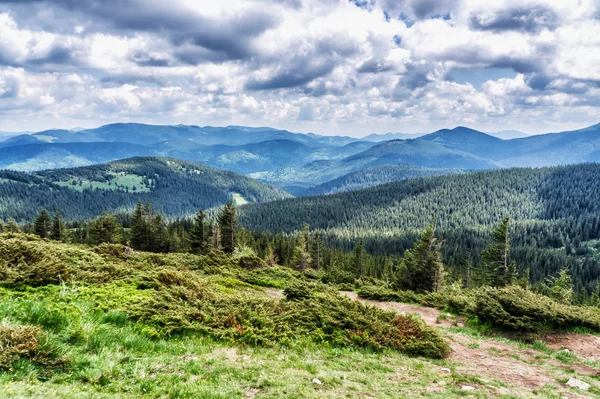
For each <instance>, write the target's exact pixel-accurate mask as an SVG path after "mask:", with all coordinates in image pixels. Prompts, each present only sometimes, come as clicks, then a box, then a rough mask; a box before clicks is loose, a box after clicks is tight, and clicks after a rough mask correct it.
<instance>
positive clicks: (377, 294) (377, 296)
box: [358, 285, 422, 303]
mask: <svg viewBox="0 0 600 399" xmlns="http://www.w3.org/2000/svg"><path fill="white" fill-rule="evenodd" d="M358 295H359V296H361V297H363V298H368V299H374V300H376V301H390V302H402V303H421V301H422V295H420V294H417V293H415V292H412V291H395V290H392V289H389V288H384V287H377V286H375V285H366V286H362V287H361V288H360V289H359V290H358Z"/></svg>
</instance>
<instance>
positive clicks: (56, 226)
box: [50, 211, 67, 241]
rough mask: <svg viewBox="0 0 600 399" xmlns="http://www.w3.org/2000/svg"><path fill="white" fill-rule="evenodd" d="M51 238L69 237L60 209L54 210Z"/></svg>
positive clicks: (58, 239)
mask: <svg viewBox="0 0 600 399" xmlns="http://www.w3.org/2000/svg"><path fill="white" fill-rule="evenodd" d="M50 238H51V239H53V240H56V241H65V240H66V238H67V227H66V226H65V222H64V221H63V218H62V216H61V215H60V212H59V211H56V212H54V218H53V219H52V229H51V231H50Z"/></svg>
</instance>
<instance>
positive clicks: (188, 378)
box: [0, 235, 595, 398]
mask: <svg viewBox="0 0 600 399" xmlns="http://www.w3.org/2000/svg"><path fill="white" fill-rule="evenodd" d="M122 250H123V248H122V247H119V246H101V247H97V248H91V249H90V248H87V247H83V246H75V245H66V244H58V243H52V242H48V241H44V240H39V239H37V238H34V237H31V236H24V235H3V236H1V237H0V255H1V256H0V259H1V260H0V279H1V281H2V284H0V285H2V286H4V288H2V287H0V320H2V323H0V324H1V325H8V326H12V327H15V326H19V325H39V326H42V327H43V333H42V336H41V337H40V339H39V341H38V343H39V344H40V345H43V346H44V347H45V348H51V349H52V350H54V351H55V352H56V353H57V354H59V355H60V358H62V359H65V360H67V361H66V362H65V366H63V368H62V369H61V368H60V367H59V368H56V369H53V368H44V367H39V366H35V365H34V364H32V362H30V361H27V360H18V361H16V362H15V363H13V365H12V368H11V369H10V370H5V371H4V372H0V396H1V397H3V398H4V397H6V398H48V397H52V398H139V397H147V398H254V397H256V398H333V397H336V398H338V397H377V398H398V397H417V398H459V397H464V396H465V392H464V391H461V386H462V385H470V386H475V387H476V388H477V391H476V392H474V394H473V395H474V397H479V398H486V397H503V398H516V397H524V398H528V397H531V398H558V397H560V392H562V391H563V390H562V389H560V388H557V387H556V386H554V385H553V384H541V385H540V387H539V388H538V389H536V390H534V391H530V390H529V389H524V388H523V387H519V386H511V385H507V383H506V382H504V381H502V380H497V379H496V378H490V377H482V376H480V375H479V374H478V370H477V369H476V368H474V367H472V365H471V367H467V366H469V365H468V364H462V363H461V361H460V359H457V360H454V359H453V358H452V357H451V358H450V360H434V359H428V358H424V357H410V356H407V355H405V354H402V353H400V352H398V351H396V350H390V349H383V350H373V349H369V348H365V347H363V346H362V344H361V343H360V342H359V341H353V342H354V344H352V345H351V346H349V345H341V346H340V345H335V344H334V342H332V341H328V340H327V339H325V338H326V337H325V335H324V336H323V340H321V341H320V342H317V341H319V339H318V338H317V335H314V334H312V332H313V331H314V330H313V329H309V330H306V331H305V332H301V334H299V335H298V334H293V331H292V333H291V335H290V339H288V340H285V341H282V342H281V343H280V344H273V343H271V344H269V345H267V346H265V345H264V344H263V345H254V344H252V342H255V341H256V339H255V338H252V336H249V335H248V334H246V333H243V334H239V329H240V328H244V329H247V331H248V330H249V329H250V326H251V325H253V326H254V327H255V328H256V329H255V330H253V331H254V332H256V334H258V333H259V331H261V329H260V328H261V325H264V324H266V325H269V323H270V320H269V318H268V317H267V316H266V315H267V313H261V309H265V308H269V307H270V306H275V309H279V310H278V311H279V312H284V314H285V312H286V309H289V308H290V307H294V306H295V305H294V304H293V303H290V302H289V301H286V300H285V299H281V297H280V295H281V294H280V293H279V292H278V291H273V290H272V289H269V288H264V286H271V287H280V288H283V287H285V286H286V285H288V286H289V285H290V284H293V283H302V284H303V285H305V286H309V287H313V288H315V289H316V290H317V291H316V293H314V294H313V295H315V296H316V297H315V303H317V304H319V306H326V305H327V303H328V301H330V300H331V298H332V297H331V296H329V295H333V294H327V292H326V291H324V292H323V293H319V292H320V291H319V289H325V290H326V287H320V286H319V285H318V284H317V283H315V282H311V281H310V280H307V279H306V277H303V276H301V275H299V274H298V273H295V272H292V271H290V270H288V269H281V268H272V269H259V270H254V271H248V270H245V269H241V268H238V267H236V266H235V265H234V264H233V263H231V262H228V261H227V260H226V259H224V258H218V257H217V258H214V257H198V256H195V255H187V254H169V255H156V254H145V253H135V254H133V255H125V254H124V253H123V252H122ZM58 274H60V275H61V276H62V277H61V278H58V277H57V275H58ZM182 277H183V278H182ZM190 287H191V288H193V289H190ZM319 287H320V288H319ZM166 294H169V295H171V296H170V299H169V301H167V302H152V300H156V298H158V297H161V296H163V295H166ZM199 294H200V296H201V301H200V302H195V303H196V308H195V309H196V310H194V309H190V310H191V311H192V312H191V313H185V312H178V310H181V309H182V307H184V305H185V304H186V303H190V300H191V299H190V296H191V297H194V296H195V295H199ZM219 298H221V299H224V301H225V302H223V303H220V302H218V301H219ZM335 298H338V296H335ZM340 298H341V297H340ZM236 300H241V302H239V303H235V301H236ZM335 300H336V301H342V299H335ZM231 301H233V302H234V303H233V306H232V307H231V308H230V309H231V310H228V311H227V312H235V309H238V310H239V313H232V315H233V316H231V317H232V318H231V320H237V322H238V323H239V325H236V323H235V322H234V323H232V324H231V325H229V324H227V323H226V322H225V324H222V325H219V326H220V327H218V328H216V327H215V326H216V324H215V320H217V319H218V316H219V315H218V314H217V313H218V312H217V313H215V314H213V316H209V315H207V313H206V312H208V311H209V310H210V309H211V308H210V307H203V306H204V305H202V303H204V302H209V303H217V304H218V303H220V306H222V307H226V306H227V305H226V303H229V302H231ZM348 301H349V300H343V301H342V302H340V304H342V307H343V308H354V309H356V310H357V311H358V313H355V314H353V315H350V314H349V315H348V316H350V318H348V319H346V320H344V321H343V323H346V324H348V323H349V324H350V325H351V324H352V323H353V322H354V321H355V319H356V318H357V316H359V317H363V316H361V315H367V314H373V315H375V316H376V317H379V318H381V317H383V316H384V315H385V314H388V313H383V312H381V311H375V310H374V309H372V308H370V307H363V306H358V305H357V303H355V302H348ZM252 302H254V303H257V304H259V306H258V307H255V308H254V312H253V313H252V312H251V313H249V314H248V313H246V312H247V311H248V308H244V305H243V304H244V303H252ZM312 303H313V302H311V300H305V301H303V302H299V306H297V307H296V309H299V311H300V313H297V314H295V315H293V318H292V319H288V323H290V325H291V324H293V323H294V322H295V321H294V320H296V319H306V318H308V319H310V316H311V315H312V314H313V313H314V312H315V310H316V309H315V308H311V306H312ZM145 305H153V306H152V307H151V308H148V307H147V306H145ZM155 305H160V306H155ZM357 306H358V307H357ZM153 308H156V309H155V310H156V312H155V313H151V314H150V315H149V316H150V317H149V318H148V317H146V318H144V312H148V311H149V310H151V309H153ZM305 308H306V309H308V310H307V311H306V312H305V313H302V309H305ZM368 309H372V310H368ZM198 310H200V313H201V314H203V316H200V314H198ZM373 312H374V313H373ZM244 315H245V316H244ZM146 316H148V314H146ZM184 316H185V317H184ZM325 316H326V315H325ZM198 317H200V318H199V319H198V320H203V321H202V322H200V323H198V322H197V321H194V319H197V318H198ZM240 317H241V318H240ZM244 317H245V318H244ZM228 319H230V318H229V317H226V318H225V319H224V320H225V321H226V320H228ZM381 320H383V319H381ZM334 321H335V320H334ZM211 323H212V324H211ZM247 323H250V324H247ZM202 325H212V326H213V327H215V328H213V329H204V330H203V331H204V333H202V332H201V331H202V328H200V329H198V327H200V326H202ZM182 326H187V327H186V328H183V327H182ZM169 331H171V333H168V332H169ZM178 331H180V332H178ZM236 331H237V332H236ZM339 331H340V333H341V334H342V335H343V334H344V330H339ZM321 333H326V330H325V329H322V330H321ZM461 333H462V334H467V335H468V334H475V333H474V332H472V331H471V330H469V329H468V328H465V329H462V331H461ZM443 334H444V335H448V333H447V332H443ZM334 336H335V334H334V335H332V337H334ZM448 336H449V335H448ZM219 337H220V338H219ZM449 337H451V336H449ZM247 338H249V339H247ZM316 338H317V339H316ZM478 339H479V340H482V339H483V338H481V337H479V338H478ZM468 345H469V346H470V347H474V346H475V345H480V343H478V342H471V341H469V343H468ZM481 345H483V341H481ZM492 355H493V354H492V353H491V351H490V356H492ZM542 355H543V356H542ZM511 356H512V354H511ZM515 356H516V355H515ZM541 356H542V358H541V361H542V362H544V361H550V360H551V359H554V357H553V356H555V355H553V354H550V353H546V354H544V353H541ZM0 360H1V354H0ZM566 360H569V359H566ZM572 360H573V357H571V358H570V360H569V361H572ZM0 364H1V362H0ZM559 371H560V370H559ZM559 371H557V372H556V378H557V379H559V380H560V381H562V380H563V379H564V378H565V375H568V374H565V372H564V371H562V372H559ZM315 378H316V379H318V380H319V381H320V382H321V384H319V383H317V382H314V379H315ZM588 381H589V379H588ZM557 383H558V382H557ZM593 392H595V391H593Z"/></svg>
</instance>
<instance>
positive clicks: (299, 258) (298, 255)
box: [292, 224, 311, 272]
mask: <svg viewBox="0 0 600 399" xmlns="http://www.w3.org/2000/svg"><path fill="white" fill-rule="evenodd" d="M308 230H309V227H308V224H304V229H302V231H301V232H300V235H299V236H298V243H297V244H296V247H295V248H294V256H293V258H292V263H293V265H294V267H295V268H296V269H298V271H300V272H304V270H305V269H306V268H307V267H308V266H310V263H311V256H310V252H309V251H308Z"/></svg>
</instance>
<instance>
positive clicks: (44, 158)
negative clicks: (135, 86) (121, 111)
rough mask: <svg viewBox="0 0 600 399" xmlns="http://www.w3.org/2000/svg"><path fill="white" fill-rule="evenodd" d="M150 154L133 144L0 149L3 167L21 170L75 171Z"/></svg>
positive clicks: (84, 144)
mask: <svg viewBox="0 0 600 399" xmlns="http://www.w3.org/2000/svg"><path fill="white" fill-rule="evenodd" d="M140 155H150V154H148V148H147V147H144V146H140V145H136V144H131V143H57V144H53V143H45V144H27V145H20V146H13V147H0V168H2V169H12V170H21V171H35V170H43V169H56V168H71V167H77V166H86V165H93V164H97V163H102V162H108V161H113V160H117V159H123V158H129V157H132V156H140Z"/></svg>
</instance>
